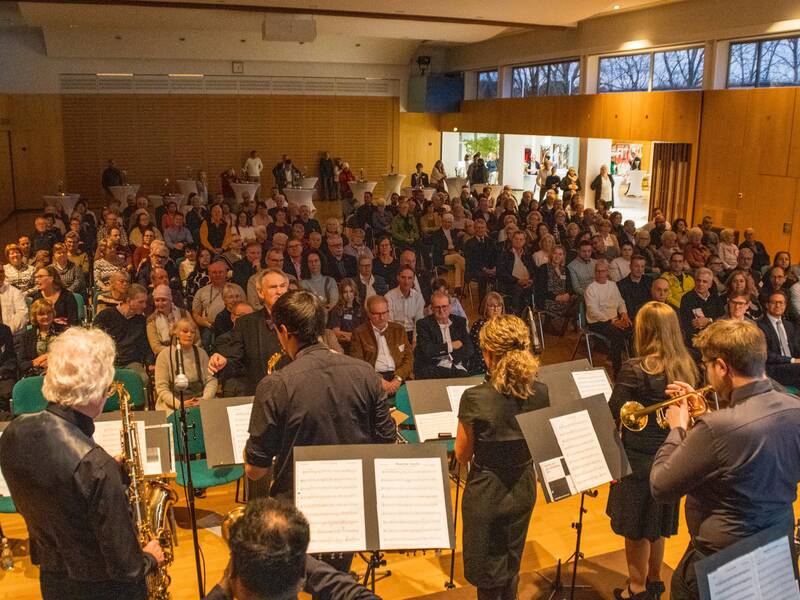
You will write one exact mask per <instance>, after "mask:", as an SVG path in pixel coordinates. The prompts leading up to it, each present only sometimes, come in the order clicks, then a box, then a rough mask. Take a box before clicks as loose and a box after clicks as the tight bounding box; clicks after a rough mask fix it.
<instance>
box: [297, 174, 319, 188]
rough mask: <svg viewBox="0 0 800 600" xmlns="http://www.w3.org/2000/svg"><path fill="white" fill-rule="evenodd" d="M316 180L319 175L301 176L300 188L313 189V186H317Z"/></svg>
mask: <svg viewBox="0 0 800 600" xmlns="http://www.w3.org/2000/svg"><path fill="white" fill-rule="evenodd" d="M317 181H319V177H303V178H302V179H301V180H300V189H301V190H313V189H314V188H315V187H317Z"/></svg>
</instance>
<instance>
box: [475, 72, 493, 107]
mask: <svg viewBox="0 0 800 600" xmlns="http://www.w3.org/2000/svg"><path fill="white" fill-rule="evenodd" d="M490 98H497V71H482V72H480V73H478V100H485V99H490Z"/></svg>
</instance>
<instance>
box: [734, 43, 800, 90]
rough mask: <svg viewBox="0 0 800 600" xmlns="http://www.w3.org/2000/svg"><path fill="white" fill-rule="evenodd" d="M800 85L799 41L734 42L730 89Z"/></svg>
mask: <svg viewBox="0 0 800 600" xmlns="http://www.w3.org/2000/svg"><path fill="white" fill-rule="evenodd" d="M786 85H800V37H798V36H795V37H790V38H781V39H769V40H756V41H751V42H734V43H731V45H730V51H729V53H728V87H777V86H786Z"/></svg>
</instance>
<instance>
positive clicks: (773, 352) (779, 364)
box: [756, 290, 800, 387]
mask: <svg viewBox="0 0 800 600" xmlns="http://www.w3.org/2000/svg"><path fill="white" fill-rule="evenodd" d="M786 305H787V301H786V294H785V293H783V292H782V291H780V290H779V291H775V292H772V293H771V294H770V295H769V297H768V298H767V303H766V306H765V308H766V314H765V315H764V316H763V317H761V318H760V319H759V320H758V321H757V322H756V323H757V324H758V326H759V327H760V328H761V331H763V332H764V337H765V338H766V339H767V375H769V376H770V377H772V379H774V380H775V381H777V382H778V383H780V384H781V385H789V386H794V387H798V384H800V337H799V334H798V330H797V328H796V327H795V326H794V324H793V323H791V322H789V321H787V320H786V319H784V318H783V315H784V313H785V312H786Z"/></svg>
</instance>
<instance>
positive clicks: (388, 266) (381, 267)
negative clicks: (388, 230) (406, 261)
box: [372, 236, 400, 285]
mask: <svg viewBox="0 0 800 600" xmlns="http://www.w3.org/2000/svg"><path fill="white" fill-rule="evenodd" d="M377 249H378V255H377V256H376V257H375V258H374V259H373V261H372V272H373V273H375V277H380V278H381V279H383V280H384V281H385V282H386V283H387V285H391V284H393V283H394V282H395V281H397V269H398V268H399V267H400V261H398V260H397V257H396V256H395V252H394V246H393V245H392V239H391V238H390V237H389V236H383V237H381V238H380V239H379V240H378V244H377Z"/></svg>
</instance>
